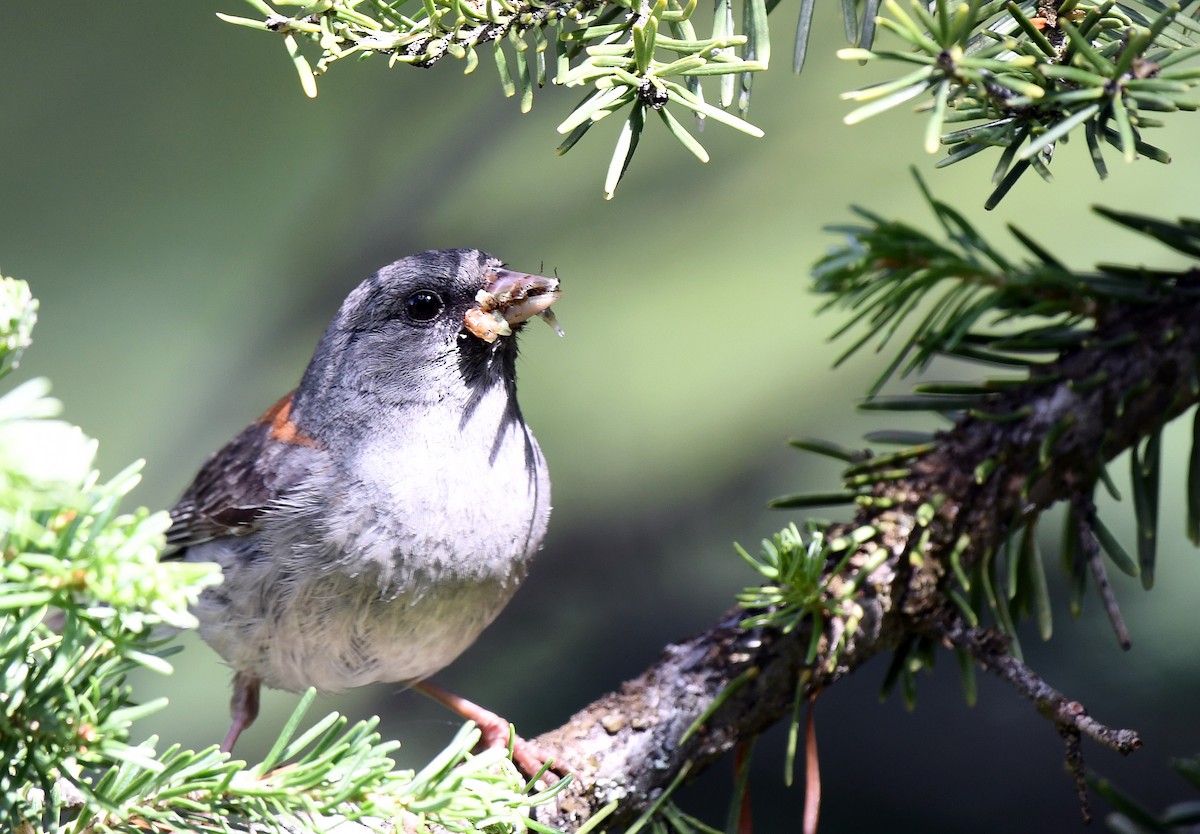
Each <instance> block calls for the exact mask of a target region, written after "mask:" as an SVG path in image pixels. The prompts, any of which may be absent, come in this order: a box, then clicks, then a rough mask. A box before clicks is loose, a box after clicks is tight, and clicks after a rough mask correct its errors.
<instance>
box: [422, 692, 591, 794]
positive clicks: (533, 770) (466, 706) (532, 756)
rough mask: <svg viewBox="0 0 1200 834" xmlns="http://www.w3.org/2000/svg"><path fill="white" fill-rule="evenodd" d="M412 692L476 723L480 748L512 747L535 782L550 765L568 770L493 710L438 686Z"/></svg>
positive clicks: (563, 771)
mask: <svg viewBox="0 0 1200 834" xmlns="http://www.w3.org/2000/svg"><path fill="white" fill-rule="evenodd" d="M413 689H416V690H418V691H420V692H423V693H425V694H426V695H428V696H429V697H430V698H432V699H433V700H435V701H437V702H438V703H439V704H441V705H442V706H444V707H447V708H449V709H451V710H453V711H454V712H456V713H458V714H459V715H461V716H462V717H463V718H465V719H467V720H468V721H474V722H475V725H476V726H477V727H479V731H480V733H482V738H481V739H480V742H479V743H480V744H481V745H483V746H484V747H508V746H509V743H510V741H511V743H512V751H513V753H512V759H513V762H514V763H515V764H516V766H517V767H518V768H520V770H521V772H522V773H524V774H525V775H526V776H528V777H530V778H532V777H533V776H534V775H535V774H537V773H538V771H540V770H542V768H544V767H546V766H547V765H550V770H551V771H554V772H557V773H560V774H563V775H565V774H566V773H567V770H566V769H565V767H564V766H563V765H561V764H559V763H557V762H554V763H552V762H551V759H550V757H549V756H547V755H546V753H545V751H543V750H541V749H540V748H539V747H538V746H537V745H536V744H533V743H532V742H529V741H526V740H525V739H523V738H521V737H520V736H519V735H517V734H516V733H515V732H514V731H513V729H512V726H511V725H510V724H509V723H508V722H507V721H505V720H504V719H503V718H501V717H500V716H499V715H496V713H494V712H492V711H491V710H487V709H484V708H483V707H481V706H479V705H478V704H476V703H472V702H471V701H468V700H467V699H466V698H461V697H459V696H458V695H455V694H454V693H453V692H447V691H446V690H445V689H442V688H441V687H440V686H438V685H437V684H435V683H431V682H430V681H420V682H419V683H415V684H413Z"/></svg>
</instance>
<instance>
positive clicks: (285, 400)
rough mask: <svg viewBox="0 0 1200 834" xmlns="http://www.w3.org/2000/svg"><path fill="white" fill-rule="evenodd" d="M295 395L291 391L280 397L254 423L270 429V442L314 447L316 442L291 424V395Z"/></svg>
mask: <svg viewBox="0 0 1200 834" xmlns="http://www.w3.org/2000/svg"><path fill="white" fill-rule="evenodd" d="M295 393H296V392H295V391H293V392H291V394H285V395H284V396H282V397H280V398H279V402H277V403H275V405H273V406H271V407H270V408H268V409H267V411H266V413H265V414H263V416H261V417H259V418H258V420H256V421H255V422H256V423H258V424H259V425H268V426H270V427H271V433H270V434H269V435H268V437H270V438H271V439H272V440H278V441H279V442H281V443H291V444H292V445H294V446H316V445H317V441H315V440H313V439H312V438H311V437H309V436H308V435H307V434H304V433H303V432H302V431H300V428H299V426H297V425H296V424H295V423H293V422H292V417H291V415H292V394H295Z"/></svg>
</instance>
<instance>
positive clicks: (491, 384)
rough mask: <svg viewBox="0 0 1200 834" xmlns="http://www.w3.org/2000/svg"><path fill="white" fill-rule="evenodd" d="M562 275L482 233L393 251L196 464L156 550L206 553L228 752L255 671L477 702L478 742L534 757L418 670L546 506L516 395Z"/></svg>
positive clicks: (495, 579)
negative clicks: (284, 387) (529, 269)
mask: <svg viewBox="0 0 1200 834" xmlns="http://www.w3.org/2000/svg"><path fill="white" fill-rule="evenodd" d="M560 294H561V290H560V285H559V281H558V279H557V278H548V277H545V276H542V275H535V274H529V273H522V272H516V271H513V270H510V269H508V268H507V267H505V266H504V264H503V263H502V262H501V261H500V260H498V259H496V258H494V257H492V256H491V255H488V254H486V253H484V252H481V251H478V250H475V249H444V250H430V251H427V252H422V253H419V254H415V255H412V256H409V257H405V258H402V259H400V260H398V261H396V262H395V263H392V264H390V265H389V266H385V267H383V268H382V269H380V270H378V271H377V272H376V273H375V274H374V275H372V276H371V277H369V278H367V279H366V280H365V281H363V282H362V283H360V284H359V285H358V286H357V287H356V288H355V289H354V290H353V291H351V292H350V294H349V295H348V296H347V297H346V299H345V301H344V302H343V303H342V305H341V307H340V309H339V310H338V312H337V314H336V315H335V316H334V317H333V320H332V321H331V322H330V324H329V326H328V327H327V328H326V330H325V332H324V335H322V337H321V339H320V341H319V343H318V344H317V347H316V350H315V351H314V353H313V357H312V360H311V361H310V362H309V364H308V367H307V369H306V370H305V371H304V373H303V376H302V377H301V379H300V382H299V385H298V386H297V387H296V388H295V390H293V391H292V392H291V393H290V394H287V395H285V396H284V397H282V398H281V399H279V400H278V401H277V402H276V403H275V404H274V405H272V406H271V407H270V408H269V409H267V411H266V412H265V413H264V414H263V415H262V416H261V417H259V418H258V419H257V420H256V421H255V422H253V423H252V424H251V425H250V426H248V427H247V428H246V429H244V430H243V431H242V432H241V433H240V434H238V435H237V436H236V437H234V438H233V440H231V441H230V442H229V443H228V444H226V445H225V446H224V447H222V448H221V449H219V450H218V451H217V452H215V453H214V454H212V455H211V456H210V457H209V458H208V459H207V460H206V461H205V462H204V464H203V465H202V466H201V468H200V470H199V472H198V474H197V475H196V476H195V479H194V480H193V481H192V483H191V485H190V486H189V487H188V488H187V489H186V490H185V491H184V492H183V495H182V497H181V498H180V499H179V501H178V502H177V503H176V504H175V506H174V508H173V509H172V510H171V511H170V515H171V526H170V527H169V529H168V531H167V534H166V539H167V548H166V550H165V551H164V556H163V558H164V559H180V560H186V561H194V562H215V563H217V564H218V565H220V567H221V571H222V575H223V580H222V582H221V583H220V584H218V585H216V586H213V587H211V588H207V589H205V590H204V591H203V592H202V593H201V595H200V597H199V598H198V601H197V603H196V604H195V605H194V607H193V613H194V614H195V616H196V618H197V620H198V622H199V632H200V635H201V637H203V639H204V640H205V641H206V642H207V643H208V644H209V645H210V646H211V647H212V648H213V649H215V650H216V651H217V653H218V654H219V655H220V656H221V657H222V658H223V659H224V660H225V662H226V663H227V664H228V665H229V666H230V667H232V670H233V672H234V680H233V696H232V699H231V702H230V712H231V717H232V724H231V726H230V729H229V732H228V734H227V735H226V736H225V738H224V740H223V742H222V744H221V749H222V750H223V751H225V752H231V751H232V749H233V746H234V744H235V743H236V742H237V740H238V737H239V736H240V735H241V733H242V732H243V731H244V730H245V729H246V728H247V727H249V726H250V725H251V724H252V723H253V722H254V720H255V718H256V717H257V715H258V706H259V693H260V688H261V687H262V686H267V687H271V688H276V689H283V690H288V691H294V692H295V691H303V690H305V689H307V688H308V687H316V689H317V690H319V691H321V692H327V693H337V692H342V691H344V690H347V689H351V688H354V687H358V686H363V685H366V684H370V683H376V682H398V683H400V684H402V685H405V686H411V687H413V688H416V689H418V690H420V691H422V692H424V693H425V694H427V695H430V696H431V697H433V698H434V699H436V700H438V701H440V702H441V703H443V704H445V705H446V706H448V707H450V708H451V709H453V710H454V711H456V712H458V713H459V714H460V715H462V716H463V717H464V718H467V719H469V720H473V721H475V722H476V724H477V725H478V726H479V729H480V730H481V733H482V744H483V745H484V746H489V747H491V746H500V745H509V744H511V745H512V748H513V753H514V756H513V758H514V761H515V762H516V763H517V764H518V766H519V767H521V768H522V769H523V770H525V771H526V772H531V771H537V770H539V769H541V768H542V767H543V766H544V765H545V763H546V756H545V755H544V753H543V752H542V751H540V750H538V749H537V748H536V747H534V746H533V745H532V744H531V743H529V742H526V741H524V740H522V739H520V738H519V737H515V735H514V736H513V737H512V738H510V734H511V727H510V725H509V724H508V722H506V721H504V719H502V718H500V717H499V716H498V715H496V714H494V713H492V712H490V711H488V710H485V709H483V708H482V707H480V706H478V705H476V704H473V703H472V702H470V701H467V700H465V699H463V698H459V697H458V696H455V695H453V694H451V693H449V692H447V691H446V690H443V689H441V688H440V687H438V686H437V685H435V684H433V683H432V682H431V681H429V680H428V678H429V677H430V676H431V675H433V674H434V673H436V672H438V671H440V670H441V669H443V668H444V667H445V666H447V665H448V664H450V663H451V662H452V661H453V660H454V659H455V658H457V657H458V656H459V655H460V654H461V653H462V652H463V651H464V650H465V649H466V648H467V647H468V646H470V645H471V644H472V643H473V642H474V641H475V639H476V638H477V637H478V636H479V634H480V632H481V631H483V629H484V628H485V627H486V626H487V625H488V624H489V623H491V622H492V620H493V619H494V618H495V617H496V616H497V615H498V614H499V613H500V611H501V609H502V608H503V607H504V606H505V605H506V604H507V603H508V601H509V600H510V599H511V598H512V596H513V594H514V592H515V591H516V590H517V587H518V586H519V585H520V583H521V581H522V580H523V579H524V578H525V575H526V573H527V571H528V568H529V564H530V561H531V560H532V558H533V556H534V554H535V553H537V551H538V550H539V549H540V548H541V546H542V542H543V539H544V537H545V534H546V529H547V525H548V523H549V517H550V478H549V474H548V470H547V466H546V461H545V459H544V457H543V455H542V452H541V449H540V448H539V446H538V443H537V440H536V439H535V438H534V436H533V432H532V431H531V430H530V428H529V426H528V425H527V424H526V423H525V420H524V418H523V416H522V413H521V409H520V406H519V405H518V402H517V389H516V359H517V343H516V335H517V332H518V331H520V329H521V328H522V327H523V325H524V323H525V322H526V321H528V320H529V319H531V318H532V317H534V316H542V317H543V318H545V319H546V320H547V321H548V322H550V323H551V324H552V325H553V326H554V327H555V329H556V330H557V331H558V332H559V333H560V335H561V332H562V331H561V329H560V328H558V326H557V323H556V322H555V320H554V316H553V313H552V312H551V310H550V305H551V304H553V303H554V302H555V301H556V300H558V298H559V296H560Z"/></svg>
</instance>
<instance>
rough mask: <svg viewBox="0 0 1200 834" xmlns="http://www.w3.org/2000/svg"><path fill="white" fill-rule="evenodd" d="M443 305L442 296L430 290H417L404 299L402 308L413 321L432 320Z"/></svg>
mask: <svg viewBox="0 0 1200 834" xmlns="http://www.w3.org/2000/svg"><path fill="white" fill-rule="evenodd" d="M445 306H446V305H445V304H443V303H442V297H441V296H440V295H438V294H437V293H435V292H433V291H432V290H417V291H416V292H415V293H413V294H412V295H410V296H409V297H408V298H406V299H405V300H404V309H405V310H407V311H408V317H409V318H410V319H412V320H413V321H432V320H433V319H435V318H437V315H438V313H440V312H442V309H443V308H444V307H445Z"/></svg>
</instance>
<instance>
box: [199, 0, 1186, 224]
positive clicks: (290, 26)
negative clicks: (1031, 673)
mask: <svg viewBox="0 0 1200 834" xmlns="http://www.w3.org/2000/svg"><path fill="white" fill-rule="evenodd" d="M247 2H248V3H249V4H250V5H251V6H253V7H254V9H255V11H256V12H257V13H258V15H259V16H258V17H254V18H248V17H239V16H234V15H227V14H223V15H221V18H222V19H223V20H226V21H228V22H230V23H235V24H239V25H242V26H248V27H250V28H253V29H258V30H262V31H267V32H274V33H276V34H278V35H281V36H282V37H283V40H284V44H285V46H286V48H287V52H288V54H289V56H290V57H291V59H292V61H293V62H294V63H295V66H296V69H297V72H298V73H299V75H300V81H301V84H302V85H303V88H304V91H305V92H306V93H307V94H308V95H309V96H315V95H316V92H317V87H316V78H317V76H319V75H321V74H323V73H324V72H326V71H327V70H328V69H329V68H330V67H331V66H332V65H333V64H334V63H336V62H337V61H339V60H341V59H343V58H349V57H354V58H364V57H367V56H369V55H382V56H385V57H386V59H387V61H388V62H389V64H391V65H395V64H409V65H413V66H422V67H424V66H429V65H431V64H433V63H435V62H437V61H439V60H441V59H442V58H444V57H445V56H447V55H449V56H450V57H452V58H456V59H460V60H462V61H463V62H464V64H465V71H466V72H468V73H470V72H473V71H474V70H475V68H476V67H477V66H478V64H479V55H478V52H479V50H480V49H483V48H485V47H487V48H488V49H490V51H491V53H492V57H493V58H494V61H495V65H496V68H497V70H498V72H499V75H500V83H501V86H502V88H503V90H504V93H505V95H508V96H516V95H518V94H519V95H520V102H521V110H522V112H526V111H528V110H529V109H530V108H531V107H532V106H533V96H534V92H535V90H536V89H538V88H540V87H542V86H544V85H545V84H546V83H547V81H548V80H551V81H552V82H553V83H555V84H559V85H562V86H567V87H580V88H583V89H585V90H586V91H587V92H586V94H585V95H584V97H583V99H582V100H581V101H580V102H579V104H578V105H577V106H576V107H575V109H574V110H573V111H572V112H571V114H570V115H568V116H567V117H566V118H565V119H564V120H563V121H562V123H561V124H560V125H559V127H558V130H559V132H560V133H562V134H564V135H565V138H564V139H563V141H562V143H561V144H560V145H559V148H558V152H559V153H560V154H562V153H566V152H567V151H569V150H570V149H571V148H572V147H574V146H575V144H576V143H577V142H578V141H579V140H580V139H581V138H583V136H584V134H586V133H587V132H588V130H590V129H591V127H592V125H594V124H596V123H597V122H599V121H601V120H603V119H605V118H607V117H609V116H611V115H613V114H614V113H619V114H621V116H622V118H623V119H624V124H623V125H622V127H621V130H620V132H619V135H618V138H617V144H616V147H615V149H614V151H613V154H612V158H611V161H610V162H609V167H608V173H607V175H606V177H605V181H604V194H605V197H606V198H611V197H612V196H613V194H614V193H615V190H616V187H617V185H618V183H619V182H620V181H621V178H622V177H623V176H624V174H625V172H626V170H627V169H628V167H629V163H630V160H631V159H632V158H633V154H634V152H635V151H636V150H637V146H638V141H639V139H640V137H641V134H642V131H643V130H644V129H645V127H646V122H647V121H648V120H650V121H659V122H661V123H662V125H663V126H664V127H665V128H666V129H667V131H668V132H669V133H670V134H671V135H672V136H674V137H675V138H676V139H677V140H678V141H679V142H680V144H681V145H682V146H683V147H684V148H685V149H687V150H688V152H690V153H692V154H693V155H694V156H695V157H696V158H697V159H699V160H700V161H701V162H707V161H708V153H707V151H705V149H704V147H703V146H702V145H701V144H700V142H699V141H698V140H697V138H696V137H695V135H693V133H692V132H690V131H689V130H688V129H687V128H686V127H685V126H684V124H683V122H682V121H681V120H680V118H679V114H682V113H690V115H691V116H693V117H694V119H695V120H696V123H697V125H698V126H701V127H702V126H703V123H704V122H705V121H706V120H708V119H712V120H714V121H717V122H721V123H722V124H725V125H728V126H730V127H732V128H734V129H736V130H739V131H741V132H743V133H745V134H747V135H749V136H761V135H762V131H760V130H759V129H758V128H756V127H755V126H754V125H752V124H750V123H749V122H747V121H746V120H745V117H746V114H747V111H748V110H749V107H750V97H751V90H752V84H753V77H754V74H755V73H757V72H760V71H763V70H765V69H767V67H768V65H769V62H770V33H769V28H768V24H767V18H768V15H769V14H770V13H771V12H772V11H773V10H774V9H775V8H777V6H778V0H742V2H741V9H740V13H735V10H734V5H733V0H714V4H713V7H712V14H711V17H708V16H707V10H705V17H706V20H708V21H709V22H710V24H711V25H710V26H709V33H708V34H700V33H699V32H698V31H697V20H698V17H699V16H698V15H696V14H695V12H696V11H697V0H653V2H652V1H651V0H321V2H317V3H305V2H301V0H277V2H276V3H275V6H277V7H278V8H280V9H284V8H288V7H298V9H297V11H296V12H295V13H294V14H285V13H282V12H280V11H278V10H277V9H276V8H275V7H273V6H271V5H268V3H267V2H265V0H247ZM814 3H815V0H801V3H800V8H799V22H798V25H797V27H796V37H795V50H794V59H793V67H794V69H795V70H796V71H797V72H798V71H799V70H800V68H801V67H802V66H803V64H804V59H805V55H806V53H807V49H808V37H809V33H810V30H811V25H812V16H813V9H814ZM880 5H881V0H842V3H841V13H842V18H843V22H844V24H845V30H846V38H847V40H848V41H849V42H850V43H852V44H854V46H853V47H851V48H848V49H843V50H841V52H840V53H839V54H840V56H841V57H843V58H845V59H848V60H855V61H860V62H865V61H887V62H892V63H899V64H903V65H906V66H907V67H908V68H909V69H908V70H907V71H906V72H905V74H903V75H901V76H900V77H898V78H895V79H892V80H889V81H884V82H880V83H877V84H872V85H869V86H866V87H863V88H861V89H858V90H854V91H851V92H849V93H846V94H844V96H843V97H844V98H847V99H850V100H852V101H855V102H858V103H859V104H860V106H859V107H858V108H857V109H856V110H854V111H853V112H852V113H850V114H849V115H848V116H847V117H846V121H847V122H848V123H856V122H859V121H862V120H864V119H866V118H868V117H870V116H872V115H874V114H876V113H880V112H882V111H884V110H888V109H890V108H892V107H896V106H898V105H900V104H902V103H904V102H909V101H914V100H916V101H918V103H919V104H920V107H921V109H923V110H926V111H928V112H929V114H930V118H929V122H928V125H927V128H926V131H925V147H926V149H927V150H928V151H929V152H930V153H934V152H936V151H937V150H938V149H939V148H940V147H942V146H945V147H947V149H948V154H947V156H945V157H944V158H943V159H942V160H941V161H940V162H939V166H944V165H950V164H953V163H955V162H958V161H960V160H963V159H966V158H968V157H971V156H974V155H975V154H977V153H980V152H981V151H985V150H988V149H989V148H997V149H999V152H1000V154H999V158H998V160H997V162H996V165H995V168H994V170H993V173H992V182H993V185H994V186H995V188H994V190H993V191H992V193H991V196H990V197H989V198H988V200H987V203H986V205H987V207H988V208H991V207H994V206H995V205H996V204H997V203H999V201H1000V200H1001V199H1002V198H1003V197H1004V195H1005V194H1007V193H1008V191H1009V190H1010V189H1011V188H1012V187H1013V185H1014V184H1015V183H1016V182H1017V180H1018V179H1019V178H1020V177H1021V176H1022V175H1023V174H1024V173H1025V172H1026V171H1028V170H1029V169H1030V168H1032V169H1033V170H1035V171H1037V172H1038V173H1039V174H1040V175H1041V176H1043V177H1045V178H1047V179H1049V178H1050V170H1049V165H1050V162H1051V159H1052V156H1053V152H1054V148H1055V147H1056V145H1057V144H1058V143H1060V142H1066V141H1067V139H1068V138H1069V136H1070V135H1071V134H1072V133H1074V132H1076V130H1077V129H1081V130H1082V131H1083V132H1084V135H1085V137H1086V142H1087V147H1088V152H1089V155H1090V157H1091V160H1092V162H1093V164H1094V166H1095V168H1096V171H1097V173H1098V174H1099V175H1100V176H1101V177H1103V176H1106V175H1107V167H1106V163H1105V158H1104V153H1103V147H1104V146H1105V145H1110V146H1112V147H1113V148H1115V149H1116V150H1117V151H1118V152H1119V153H1120V155H1121V158H1122V159H1124V160H1125V161H1127V162H1128V161H1132V160H1133V159H1134V158H1136V157H1137V156H1139V155H1140V156H1145V157H1148V158H1150V159H1154V160H1156V161H1158V162H1168V161H1170V157H1169V155H1168V154H1167V153H1166V151H1164V150H1162V149H1161V148H1158V147H1156V146H1154V145H1151V144H1149V143H1148V142H1147V141H1146V140H1145V138H1144V136H1143V134H1144V133H1145V131H1146V130H1148V129H1149V128H1153V127H1160V126H1162V124H1163V122H1162V121H1161V120H1160V119H1159V118H1158V117H1157V116H1156V115H1152V114H1157V113H1166V112H1173V111H1176V110H1195V109H1196V108H1197V106H1198V105H1200V99H1197V97H1196V96H1195V94H1194V87H1195V86H1196V84H1197V81H1198V79H1200V69H1196V68H1194V67H1192V68H1188V67H1187V66H1186V64H1187V62H1188V61H1189V59H1192V58H1195V57H1196V56H1197V54H1200V46H1197V44H1196V36H1197V34H1198V33H1200V19H1198V17H1200V0H1189V2H1186V3H1183V4H1182V5H1180V4H1166V3H1163V2H1162V0H1127V1H1126V2H1123V3H1117V2H1116V0H1103V2H1101V3H1098V4H1096V3H1088V2H1084V0H1061V2H1058V1H1056V0H1022V2H1020V3H1017V2H1012V0H970V2H961V3H958V4H951V3H949V2H946V0H931V2H928V3H926V2H923V0H911V2H910V3H908V4H907V5H903V4H901V3H900V2H899V0H882V5H883V11H885V12H886V13H885V14H884V15H879V12H880ZM877 26H878V27H882V28H883V29H884V30H885V31H886V32H887V33H888V34H889V35H891V36H892V38H891V39H892V40H894V41H896V42H897V48H894V49H873V48H872V45H873V41H874V39H875V33H876V27H877ZM309 44H311V45H312V47H311V49H310V50H309V49H306V45H309ZM306 51H309V52H312V53H315V54H314V60H310V58H309V57H308V56H307V55H306ZM709 76H712V77H714V79H715V84H716V87H715V89H711V88H710V89H709V92H708V93H706V92H705V89H704V87H703V86H702V84H701V82H702V80H703V79H704V78H706V77H709ZM733 110H736V112H737V115H735V114H734V112H732V111H733ZM952 125H953V127H951V126H952Z"/></svg>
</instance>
